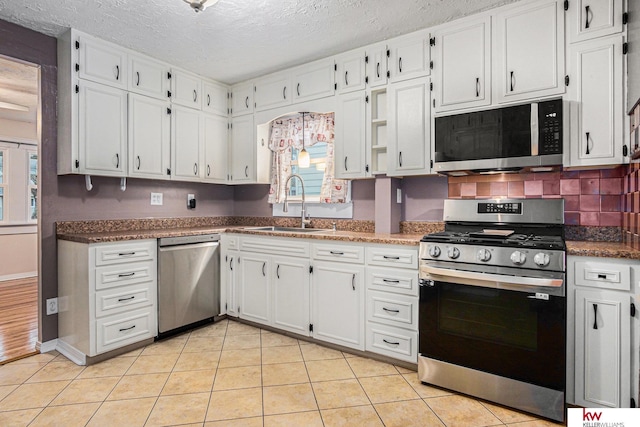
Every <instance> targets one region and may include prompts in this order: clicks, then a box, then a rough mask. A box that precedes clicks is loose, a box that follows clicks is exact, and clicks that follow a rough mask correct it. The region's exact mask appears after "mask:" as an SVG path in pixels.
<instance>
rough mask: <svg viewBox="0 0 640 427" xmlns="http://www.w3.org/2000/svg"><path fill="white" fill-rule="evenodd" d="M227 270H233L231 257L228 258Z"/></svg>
mask: <svg viewBox="0 0 640 427" xmlns="http://www.w3.org/2000/svg"><path fill="white" fill-rule="evenodd" d="M229 270H231V271H233V257H231V258H230V259H229Z"/></svg>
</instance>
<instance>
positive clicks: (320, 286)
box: [311, 261, 365, 350]
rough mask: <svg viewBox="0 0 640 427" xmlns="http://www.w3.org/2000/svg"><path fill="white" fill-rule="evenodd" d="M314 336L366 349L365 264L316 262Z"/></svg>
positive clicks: (313, 294)
mask: <svg viewBox="0 0 640 427" xmlns="http://www.w3.org/2000/svg"><path fill="white" fill-rule="evenodd" d="M312 276H313V278H312V282H313V284H312V297H311V300H312V312H311V318H312V320H313V337H314V338H316V339H319V340H323V341H328V342H331V343H334V344H340V345H344V346H346V347H350V348H355V349H357V350H364V316H365V312H364V267H363V266H358V265H351V264H346V263H344V264H334V263H330V262H322V261H317V262H314V264H313V275H312Z"/></svg>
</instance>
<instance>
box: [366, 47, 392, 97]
mask: <svg viewBox="0 0 640 427" xmlns="http://www.w3.org/2000/svg"><path fill="white" fill-rule="evenodd" d="M389 54H390V52H389V50H388V48H387V45H386V44H384V43H383V44H376V45H372V46H369V47H367V53H366V63H367V66H366V75H367V76H366V78H365V81H366V82H367V84H368V85H369V87H378V86H384V85H386V84H387V77H388V74H389V71H388V70H389V69H388V66H387V57H388V55H389Z"/></svg>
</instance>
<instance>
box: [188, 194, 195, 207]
mask: <svg viewBox="0 0 640 427" xmlns="http://www.w3.org/2000/svg"><path fill="white" fill-rule="evenodd" d="M187 208H188V209H195V208H196V195H195V194H187Z"/></svg>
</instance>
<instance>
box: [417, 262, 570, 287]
mask: <svg viewBox="0 0 640 427" xmlns="http://www.w3.org/2000/svg"><path fill="white" fill-rule="evenodd" d="M421 270H422V271H423V272H425V273H428V274H429V279H431V280H435V281H444V282H453V283H455V280H456V279H461V280H464V283H465V284H470V285H476V286H484V287H487V288H495V287H497V286H496V285H497V284H499V283H505V284H511V285H520V286H542V287H552V288H559V287H561V286H562V285H563V283H564V280H563V279H551V278H541V277H519V276H508V275H506V274H494V273H479V272H474V271H463V270H452V269H450V268H441V267H433V266H430V265H425V266H422V267H421Z"/></svg>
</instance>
